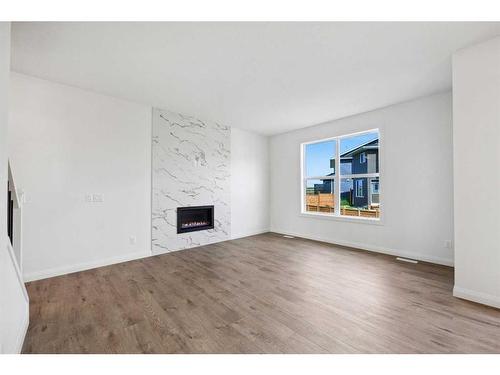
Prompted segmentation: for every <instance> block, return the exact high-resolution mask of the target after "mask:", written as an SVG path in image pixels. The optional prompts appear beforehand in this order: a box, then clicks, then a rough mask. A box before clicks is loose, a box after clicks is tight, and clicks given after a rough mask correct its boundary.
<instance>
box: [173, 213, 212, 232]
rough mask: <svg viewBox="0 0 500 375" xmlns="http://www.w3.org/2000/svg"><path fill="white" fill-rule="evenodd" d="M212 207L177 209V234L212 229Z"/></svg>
mask: <svg viewBox="0 0 500 375" xmlns="http://www.w3.org/2000/svg"><path fill="white" fill-rule="evenodd" d="M213 227H214V206H194V207H177V233H186V232H195V231H198V230H206V229H213Z"/></svg>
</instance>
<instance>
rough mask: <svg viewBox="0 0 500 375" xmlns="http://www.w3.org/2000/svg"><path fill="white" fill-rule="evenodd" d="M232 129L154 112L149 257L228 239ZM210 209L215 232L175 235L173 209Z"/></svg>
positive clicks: (206, 231)
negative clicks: (212, 213)
mask: <svg viewBox="0 0 500 375" xmlns="http://www.w3.org/2000/svg"><path fill="white" fill-rule="evenodd" d="M230 132H231V129H230V128H229V127H227V126H222V125H219V124H217V123H207V122H203V121H201V120H198V119H196V118H193V117H188V116H184V115H181V114H177V113H173V112H169V111H164V110H159V109H155V110H153V147H152V153H153V156H152V157H153V161H152V165H153V175H152V179H153V181H152V187H153V202H152V248H153V252H154V253H164V252H169V251H175V250H181V249H186V248H190V247H194V246H199V245H205V244H209V243H213V242H219V241H224V240H227V239H229V237H230V230H231V228H230V226H231V210H230V152H231V150H230V145H231V143H230V135H231V133H230ZM205 205H213V206H214V218H215V224H214V229H209V230H203V231H198V232H190V233H180V234H177V216H176V209H177V207H186V206H205Z"/></svg>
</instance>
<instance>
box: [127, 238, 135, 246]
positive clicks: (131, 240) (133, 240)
mask: <svg viewBox="0 0 500 375" xmlns="http://www.w3.org/2000/svg"><path fill="white" fill-rule="evenodd" d="M128 240H129V242H130V244H131V245H135V244H136V243H137V238H136V237H135V236H130V237H129V238H128Z"/></svg>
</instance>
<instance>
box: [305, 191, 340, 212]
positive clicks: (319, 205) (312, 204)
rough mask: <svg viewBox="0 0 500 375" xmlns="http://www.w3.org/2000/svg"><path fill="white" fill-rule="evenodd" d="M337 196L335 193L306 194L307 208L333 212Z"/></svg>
mask: <svg viewBox="0 0 500 375" xmlns="http://www.w3.org/2000/svg"><path fill="white" fill-rule="evenodd" d="M333 202H335V196H334V195H333V194H324V193H320V194H306V205H307V207H306V210H307V211H317V212H333V210H334V207H335V206H334V204H333Z"/></svg>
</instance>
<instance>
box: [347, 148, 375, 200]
mask: <svg viewBox="0 0 500 375" xmlns="http://www.w3.org/2000/svg"><path fill="white" fill-rule="evenodd" d="M378 148H379V140H378V138H377V139H374V140H373V141H369V142H367V143H364V144H362V145H360V146H358V147H356V148H353V149H352V150H349V151H347V152H345V153H343V154H342V155H341V156H340V158H341V159H340V160H341V161H342V160H350V163H351V174H353V175H356V174H366V173H378V172H379V154H378ZM351 189H352V193H351V203H352V205H353V206H355V207H370V206H376V205H378V204H379V196H380V195H379V194H380V193H379V178H378V177H373V178H367V177H364V178H353V179H352V188H351Z"/></svg>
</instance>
